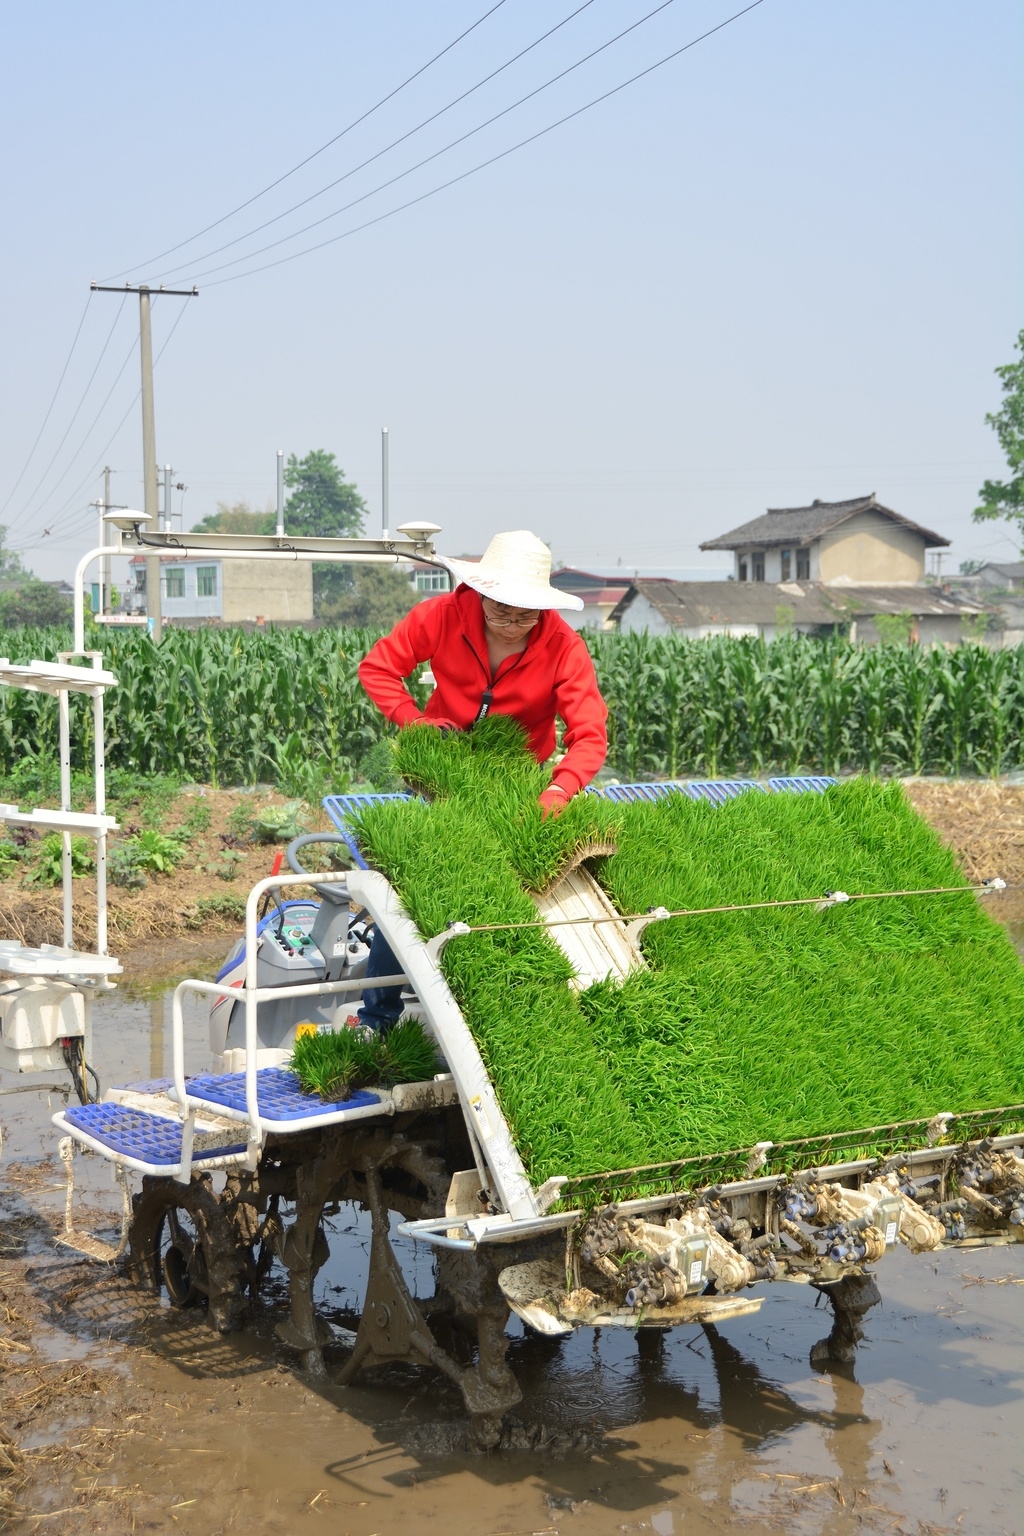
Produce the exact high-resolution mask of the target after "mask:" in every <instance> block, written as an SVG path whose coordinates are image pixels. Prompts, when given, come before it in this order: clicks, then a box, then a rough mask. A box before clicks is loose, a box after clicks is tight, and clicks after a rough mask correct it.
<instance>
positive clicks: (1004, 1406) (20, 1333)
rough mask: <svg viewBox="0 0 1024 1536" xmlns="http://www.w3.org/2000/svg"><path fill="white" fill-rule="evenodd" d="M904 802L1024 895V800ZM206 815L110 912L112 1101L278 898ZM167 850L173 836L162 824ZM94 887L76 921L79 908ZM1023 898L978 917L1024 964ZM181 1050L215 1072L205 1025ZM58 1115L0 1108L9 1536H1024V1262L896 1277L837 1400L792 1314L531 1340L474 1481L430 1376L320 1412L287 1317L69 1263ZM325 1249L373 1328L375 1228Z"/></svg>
mask: <svg viewBox="0 0 1024 1536" xmlns="http://www.w3.org/2000/svg"><path fill="white" fill-rule="evenodd" d="M907 792H908V794H909V795H910V796H911V798H912V799H913V801H914V803H915V804H916V805H917V806H918V808H919V809H920V810H921V812H922V814H924V815H925V816H927V818H928V819H929V820H930V821H931V822H932V824H933V825H934V826H935V827H936V829H937V830H938V831H939V833H940V835H941V836H942V837H943V838H944V839H945V840H946V841H947V842H949V844H950V845H951V846H952V847H953V848H954V849H955V850H956V851H957V854H958V856H959V858H960V861H961V864H962V866H963V868H964V871H965V873H966V874H967V875H968V876H969V877H970V878H972V879H984V878H991V877H992V876H995V875H998V876H1000V877H1002V878H1003V879H1005V880H1006V881H1007V883H1008V884H1012V885H1016V884H1021V883H1024V787H1020V786H1011V785H1003V784H997V783H979V782H976V781H974V782H960V783H957V782H952V781H935V780H918V781H908V783H907ZM197 793H198V792H197ZM183 798H184V797H183ZM204 798H206V799H207V800H208V802H209V804H210V809H211V813H212V815H211V827H210V830H209V832H208V833H206V834H204V838H203V841H205V843H206V845H207V847H206V850H205V851H204V850H201V849H200V848H199V847H198V846H196V845H193V852H192V853H191V855H190V858H189V860H188V861H187V862H186V863H184V864H183V865H182V866H180V867H179V869H178V870H177V871H176V872H175V873H174V874H173V875H169V876H157V877H155V878H153V879H152V880H151V881H150V884H149V886H148V888H147V889H146V890H145V891H143V892H141V893H138V894H131V893H125V892H120V891H116V889H115V891H114V893H113V902H112V915H113V913H116V917H113V921H112V936H111V948H112V949H113V950H114V951H115V953H118V954H120V955H122V956H124V958H125V961H126V966H125V977H124V983H125V984H124V985H123V986H122V987H121V988H120V990H119V991H118V992H117V993H115V994H112V995H111V996H110V997H108V998H101V999H99V1000H98V1001H97V1004H96V1010H97V1011H96V1024H95V1033H96V1042H97V1067H98V1069H99V1071H100V1076H101V1078H102V1079H103V1081H104V1082H111V1081H115V1082H116V1081H120V1082H126V1081H133V1080H136V1079H138V1078H140V1077H145V1076H160V1075H162V1073H163V1071H165V1070H166V1065H167V1063H168V1062H169V1060H170V1033H169V1004H168V999H167V997H166V996H165V995H164V992H163V986H162V985H161V983H162V982H163V983H166V981H167V979H169V978H173V977H177V976H181V975H184V974H187V973H189V972H191V973H193V974H195V973H196V972H198V973H200V974H202V973H203V972H207V973H208V972H209V971H210V970H212V969H213V968H215V967H216V965H217V963H218V961H219V960H220V959H221V958H222V956H223V953H224V951H225V950H226V948H227V944H228V942H229V939H228V935H229V933H234V932H237V929H238V923H237V921H234V920H231V919H230V918H228V917H224V916H218V915H217V914H216V913H210V912H209V911H207V912H205V913H204V912H203V911H202V910H201V909H200V908H199V902H200V901H201V900H202V899H203V898H204V897H209V896H210V895H211V894H213V895H217V894H221V893H224V892H227V893H234V894H236V895H237V896H238V898H239V899H241V898H242V897H244V895H245V892H246V890H247V889H248V887H249V885H250V884H251V883H252V881H254V880H255V879H257V878H258V877H259V876H261V875H263V874H265V873H267V872H269V868H270V864H271V861H272V858H273V854H274V849H273V848H272V847H267V846H255V845H252V846H245V847H244V848H243V849H242V850H239V851H242V852H244V861H243V862H240V863H239V864H238V866H237V873H236V875H235V877H234V879H233V880H231V881H230V882H227V881H221V880H219V879H217V878H211V877H210V876H209V875H208V874H203V873H200V872H199V871H197V870H196V868H195V864H196V863H199V862H206V861H207V860H208V858H209V857H212V856H214V853H215V850H216V848H217V846H218V843H219V834H220V832H221V831H222V830H223V831H226V830H227V827H228V821H229V818H230V816H231V813H232V811H233V810H234V809H235V808H236V807H237V805H238V799H239V797H238V796H237V795H234V794H231V793H227V792H213V791H207V792H206V795H205V797H204ZM258 798H259V800H260V801H261V802H267V801H270V802H274V803H280V800H281V798H282V797H280V796H272V795H266V796H260V797H258ZM185 814H187V805H186V806H185V809H184V811H183V812H182V819H184V815H185ZM175 824H176V813H173V814H170V815H169V816H168V818H167V823H166V825H167V826H168V827H169V828H170V827H173V826H174V825H175ZM197 842H198V840H197ZM78 884H79V886H80V887H81V895H80V897H79V899H78V904H79V907H80V909H81V911H82V914H83V918H84V916H85V914H86V913H87V912H88V908H89V905H90V903H89V901H88V899H87V889H86V888H87V882H85V881H82V882H79V883H78ZM1020 894H1021V893H1020V892H1019V891H1006V892H1003V893H1000V894H999V895H998V896H996V897H993V898H987V899H990V900H991V901H992V907H991V910H992V912H993V915H994V916H996V917H998V918H1000V919H1001V920H1003V921H1005V922H1006V923H1007V925H1008V927H1009V929H1010V931H1011V933H1012V934H1013V935H1014V936H1015V937H1016V939H1017V941H1018V944H1019V945H1024V911H1022V910H1021V905H1020V902H1019V900H1018V898H1019V896H1020ZM59 919H60V897H59V892H53V893H50V892H45V893H41V892H36V891H32V890H26V889H24V888H23V887H21V886H19V885H18V884H17V883H11V882H7V883H6V884H4V885H2V886H0V925H2V928H3V931H4V932H5V933H10V934H12V936H17V937H23V938H24V939H26V940H27V941H29V942H32V941H38V940H39V939H49V940H51V941H53V940H57V941H59V938H60V926H59ZM15 921H17V922H18V923H20V924H21V926H20V927H16V926H14V923H15ZM83 941H84V942H89V941H90V935H89V933H88V931H87V930H84V931H83V932H82V935H81V940H80V942H83ZM189 1028H190V1030H191V1031H192V1034H191V1036H190V1039H191V1041H192V1042H193V1045H195V1047H196V1048H197V1049H198V1048H199V1045H200V1043H201V1041H202V1038H203V1025H202V1020H201V1017H200V1016H199V1014H198V1013H197V1014H196V1016H195V1017H194V1018H192V1019H191V1023H190V1025H189ZM189 1049H190V1050H191V1049H192V1045H190V1046H189ZM10 1081H11V1080H8V1082H10ZM5 1086H6V1085H5ZM19 1086H21V1085H20V1084H19ZM24 1086H28V1084H27V1083H26V1084H25V1085H24ZM60 1103H61V1099H60V1095H59V1094H56V1093H50V1095H49V1096H47V1094H46V1093H45V1092H44V1093H36V1092H28V1093H18V1094H17V1095H15V1096H12V1097H7V1098H4V1099H2V1100H0V1116H2V1121H3V1131H4V1146H3V1161H2V1164H0V1530H8V1531H11V1532H13V1533H15V1536H28V1533H36V1532H45V1533H52V1536H72V1533H74V1536H129V1533H134V1532H143V1531H157V1532H159V1531H166V1532H172V1531H184V1532H188V1533H192V1536H220V1533H227V1532H234V1531H251V1532H254V1533H257V1536H263V1533H281V1536H291V1533H293V1532H295V1531H302V1532H308V1533H309V1536H320V1533H323V1536H398V1533H399V1532H402V1533H406V1532H412V1533H417V1536H418V1533H419V1532H422V1531H426V1532H430V1531H432V1530H436V1531H439V1532H440V1531H443V1532H445V1533H448V1532H451V1533H453V1536H526V1533H528V1532H534V1533H536V1536H614V1533H618V1532H654V1533H656V1536H683V1533H685V1532H689V1533H691V1536H711V1533H718V1532H724V1533H739V1532H743V1533H745V1536H782V1533H785V1536H853V1533H864V1532H867V1533H871V1532H882V1531H890V1532H895V1533H896V1536H911V1533H916V1536H940V1533H941V1536H952V1533H961V1536H1022V1533H1024V1522H1022V1520H1021V1515H1020V1511H1021V1509H1022V1508H1024V1466H1022V1460H1024V1458H1022V1456H1021V1442H1020V1434H1019V1427H1020V1423H1021V1406H1022V1403H1024V1344H1022V1341H1021V1335H1020V1329H1019V1315H1020V1300H1021V1295H1022V1288H1024V1244H1018V1245H1016V1246H1014V1247H1009V1248H993V1249H985V1250H980V1251H976V1252H971V1253H960V1252H943V1253H939V1254H936V1255H929V1256H925V1257H918V1258H912V1257H911V1256H910V1255H909V1254H906V1253H905V1252H902V1251H901V1252H899V1253H897V1254H895V1255H893V1256H891V1257H889V1258H887V1259H886V1260H885V1261H884V1262H883V1263H882V1264H881V1265H880V1266H879V1276H878V1279H879V1285H880V1288H881V1291H882V1295H883V1303H882V1306H880V1307H878V1308H875V1309H874V1310H873V1311H872V1312H871V1313H869V1314H868V1317H867V1320H866V1329H867V1340H866V1342H865V1344H864V1345H863V1346H861V1348H860V1350H859V1352H858V1357H857V1361H856V1363H855V1365H854V1366H853V1367H852V1368H848V1367H843V1368H836V1369H833V1370H831V1371H828V1372H824V1373H820V1372H818V1371H815V1370H813V1369H811V1368H810V1367H809V1365H808V1363H807V1361H808V1352H809V1349H810V1347H811V1345H812V1344H813V1343H814V1341H815V1340H816V1339H818V1338H819V1337H820V1336H821V1335H822V1334H824V1333H826V1332H827V1330H828V1317H827V1316H826V1314H825V1312H823V1311H817V1312H816V1311H815V1309H814V1306H813V1303H812V1298H810V1297H809V1296H808V1295H807V1294H806V1289H807V1288H806V1287H800V1286H784V1285H774V1286H764V1287H759V1288H758V1289H759V1290H763V1291H765V1292H766V1293H767V1295H766V1298H765V1303H764V1307H763V1309H762V1311H761V1313H759V1314H758V1315H757V1316H756V1317H753V1318H747V1319H741V1320H738V1321H737V1322H734V1323H732V1324H730V1325H729V1326H728V1327H727V1328H723V1329H722V1330H720V1331H716V1330H715V1329H704V1330H701V1329H696V1328H695V1329H680V1330H676V1331H675V1332H674V1333H672V1334H671V1335H669V1336H667V1337H666V1338H665V1339H664V1340H661V1339H660V1338H657V1337H651V1336H647V1335H645V1336H642V1337H641V1338H640V1339H634V1338H633V1336H632V1335H628V1336H626V1335H625V1334H624V1332H623V1331H621V1330H604V1332H603V1333H602V1332H589V1331H586V1330H582V1331H581V1332H580V1333H579V1334H577V1335H575V1336H574V1337H573V1338H572V1339H570V1340H567V1341H565V1342H564V1343H562V1342H559V1341H553V1340H547V1339H541V1338H539V1337H537V1336H532V1335H530V1336H524V1333H523V1330H522V1329H521V1328H517V1327H515V1326H513V1327H512V1328H511V1329H510V1333H511V1334H512V1346H511V1348H512V1361H513V1365H514V1368H515V1370H516V1373H517V1376H518V1378H519V1380H520V1382H521V1384H522V1386H523V1388H524V1394H525V1397H524V1403H523V1405H522V1406H521V1409H520V1410H517V1414H516V1416H515V1417H516V1419H517V1422H518V1424H519V1428H518V1429H517V1430H516V1431H515V1433H514V1434H513V1436H512V1437H511V1438H510V1445H509V1448H508V1449H506V1450H503V1451H501V1452H499V1453H497V1454H494V1455H492V1456H488V1457H482V1456H478V1455H471V1454H469V1453H468V1452H467V1449H466V1445H465V1440H464V1426H463V1410H462V1406H461V1401H460V1400H458V1399H457V1398H456V1397H455V1396H454V1394H453V1393H452V1392H451V1391H450V1389H449V1388H448V1386H447V1384H446V1383H444V1381H443V1380H442V1379H441V1378H439V1377H438V1376H435V1375H434V1373H431V1372H426V1371H410V1370H406V1369H405V1368H394V1369H392V1370H387V1371H383V1372H380V1373H378V1374H377V1376H376V1377H375V1378H374V1377H364V1378H362V1379H360V1381H359V1382H358V1383H357V1384H356V1385H354V1386H353V1387H351V1388H347V1389H341V1388H336V1387H333V1386H328V1387H320V1386H314V1385H313V1384H312V1383H310V1382H309V1381H307V1380H305V1379H304V1378H303V1377H302V1376H301V1375H300V1374H299V1373H298V1371H297V1370H296V1368H295V1359H294V1357H293V1356H292V1355H291V1354H290V1353H289V1351H288V1350H287V1349H285V1347H284V1346H283V1345H281V1344H280V1343H279V1342H278V1341H277V1340H276V1339H275V1337H274V1333H273V1325H274V1321H275V1317H274V1315H273V1311H272V1309H270V1310H268V1311H267V1312H266V1313H265V1314H263V1313H257V1315H256V1317H255V1318H254V1319H253V1321H252V1324H251V1326H249V1327H248V1328H247V1330H246V1331H245V1332H244V1333H241V1334H236V1335H230V1336H228V1337H221V1336H219V1335H217V1334H215V1333H213V1332H212V1330H210V1329H209V1327H208V1326H207V1324H206V1322H205V1316H204V1313H203V1311H202V1310H201V1309H200V1308H189V1309H186V1310H182V1311H178V1310H175V1309H173V1308H170V1307H168V1306H167V1305H166V1299H165V1298H162V1299H157V1298H154V1297H150V1296H146V1295H143V1294H141V1293H139V1292H138V1291H136V1290H134V1289H133V1287H132V1286H131V1285H130V1284H129V1282H128V1281H127V1279H126V1277H125V1276H124V1275H123V1274H122V1273H119V1272H118V1271H117V1270H116V1269H110V1268H107V1267H106V1266H103V1265H97V1264H94V1263H91V1262H89V1261H87V1260H84V1259H82V1258H81V1257H80V1256H79V1255H77V1254H75V1253H72V1252H70V1251H69V1250H67V1249H61V1248H59V1247H55V1246H54V1237H55V1235H56V1234H57V1233H58V1232H59V1230H60V1227H61V1224H62V1219H63V1209H64V1175H63V1169H62V1168H61V1165H60V1163H59V1162H58V1160H57V1158H56V1157H55V1155H54V1144H55V1132H54V1129H53V1127H52V1126H51V1125H50V1122H49V1114H50V1113H51V1112H52V1111H53V1110H55V1109H56V1108H58V1107H59V1106H60ZM76 1177H77V1178H78V1180H79V1193H78V1196H77V1197H76V1219H77V1222H78V1224H79V1225H80V1226H81V1227H83V1228H85V1229H87V1230H96V1231H100V1232H102V1233H103V1235H105V1236H110V1235H115V1236H116V1228H117V1215H118V1195H117V1191H116V1189H115V1188H113V1187H112V1186H111V1182H110V1177H109V1170H108V1169H107V1167H106V1165H100V1163H99V1160H97V1159H83V1158H79V1159H78V1160H77V1162H76ZM328 1237H329V1240H330V1243H331V1247H332V1249H333V1250H334V1251H333V1254H332V1257H331V1259H330V1260H329V1261H328V1262H327V1264H326V1265H325V1267H324V1269H323V1271H322V1272H321V1276H320V1278H319V1282H318V1283H319V1286H320V1290H319V1292H318V1302H319V1304H321V1305H322V1306H324V1307H325V1309H326V1310H327V1311H328V1312H329V1311H330V1307H331V1305H332V1304H334V1305H336V1306H338V1307H339V1308H341V1309H343V1310H346V1309H352V1308H355V1309H358V1306H359V1303H360V1300H361V1295H362V1287H363V1284H364V1281H365V1268H366V1249H367V1246H368V1229H367V1227H366V1223H365V1219H364V1218H363V1217H362V1216H361V1215H360V1214H359V1213H358V1212H355V1211H353V1210H352V1209H351V1208H348V1207H343V1208H342V1211H341V1212H340V1213H339V1215H338V1216H337V1217H336V1218H334V1219H333V1222H332V1227H331V1230H330V1231H329V1232H328ZM401 1257H402V1261H403V1263H405V1264H407V1265H408V1264H415V1263H420V1264H421V1265H422V1264H423V1263H424V1262H425V1261H424V1260H423V1258H422V1256H419V1257H418V1258H417V1256H416V1255H414V1254H413V1255H410V1254H409V1253H407V1252H404V1251H403V1252H402V1254H401ZM421 1278H422V1277H421ZM426 1290H429V1284H428V1285H427V1287H426ZM422 1292H423V1287H422V1286H421V1293H422ZM272 1299H273V1298H272ZM533 1445H537V1446H539V1448H536V1449H532V1450H531V1449H529V1447H530V1446H533Z"/></svg>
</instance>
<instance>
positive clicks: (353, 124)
mask: <svg viewBox="0 0 1024 1536" xmlns="http://www.w3.org/2000/svg"><path fill="white" fill-rule="evenodd" d="M504 4H505V0H497V4H496V5H492V6H491V7H490V9H489V10H487V11H485V12H484V13H483V15H482V16H480V17H479V18H478V19H477V20H476V21H474V22H473V24H472V26H470V27H467V28H466V30H465V31H464V32H460V33H459V35H458V37H456V38H453V39H452V41H451V42H450V43H448V44H447V45H446V46H445V47H444V48H442V49H441V52H440V53H435V54H434V57H433V58H432V59H428V60H427V62H426V63H425V64H421V65H420V67H419V69H417V70H414V71H413V73H412V74H411V75H410V76H409V77H408V79H406V80H403V81H402V83H401V85H396V86H395V88H394V90H392V91H389V92H388V94H387V95H386V96H382V97H381V99H380V101H378V102H375V103H374V105H373V106H372V107H368V108H367V110H366V111H365V112H363V113H362V114H361V116H359V117H356V118H353V120H352V122H350V123H349V124H348V126H347V127H345V128H342V130H341V132H340V133H336V134H335V135H334V137H333V138H332V139H328V140H327V142H326V144H321V145H320V148H319V149H314V151H313V153H312V154H310V155H307V156H306V158H305V159H304V160H300V161H299V163H298V164H297V165H293V166H292V168H291V170H290V171H285V172H284V174H283V175H281V176H278V177H277V179H276V180H275V181H272V182H270V183H269V184H268V185H267V186H265V187H264V188H263V190H262V191H261V192H254V193H253V195H252V197H247V198H246V200H245V202H244V203H239V204H238V206H237V208H232V209H231V211H230V213H225V214H222V215H221V217H220V218H219V219H214V221H213V223H212V224H207V225H206V226H205V227H204V228H203V229H200V230H197V231H196V233H195V234H194V235H189V237H188V239H187V240H180V241H179V242H178V244H177V245H171V246H168V248H167V250H166V251H160V252H159V253H158V254H157V255H156V256H150V257H147V259H146V260H145V261H139V262H135V264H134V265H133V266H130V267H125V268H124V269H123V270H122V271H120V272H115V273H114V274H113V276H112V277H105V278H103V279H102V281H103V282H105V283H109V282H113V281H114V279H115V278H118V277H124V276H125V274H126V273H128V272H136V271H138V270H139V268H140V267H149V266H152V265H153V263H154V262H157V261H163V259H164V257H165V256H172V255H173V254H174V252H175V251H180V250H181V249H182V247H183V246H186V245H191V244H192V242H193V240H201V239H202V237H203V235H208V234H209V233H210V230H211V229H216V228H217V227H218V226H219V225H221V224H225V223H227V221H228V219H233V218H234V216H235V214H236V213H241V212H242V210H243V209H244V208H249V207H251V205H252V204H253V203H255V202H258V201H259V199H260V198H261V197H266V195H267V193H268V192H272V191H273V190H274V188H275V187H279V186H280V185H281V183H282V182H283V181H287V180H288V178H289V177H290V176H294V175H295V174H296V172H297V171H301V170H302V168H303V167H304V166H307V165H309V164H310V162H311V161H313V160H315V159H316V158H317V157H318V156H319V155H322V154H323V153H324V152H325V150H328V149H330V147H331V145H332V144H337V142H338V140H339V139H343V138H344V137H345V135H346V134H347V133H351V132H352V130H353V128H358V126H359V124H360V123H365V121H366V119H367V118H368V117H372V116H373V114H374V112H377V111H379V110H380V108H381V107H383V106H384V105H385V104H386V103H387V102H389V101H391V100H392V99H393V98H394V97H395V96H397V95H398V94H399V92H400V91H404V90H405V88H406V86H407V85H411V84H412V82H413V81H414V80H418V79H419V77H420V75H422V74H424V73H425V72H426V71H427V70H428V69H430V68H431V66H432V65H434V64H436V63H437V61H438V59H443V58H444V56H445V54H446V53H450V52H451V50H452V49H453V48H455V47H456V46H457V45H458V44H459V43H461V42H462V41H463V40H464V39H465V38H467V37H468V36H469V34H470V33H471V32H475V31H476V29H477V27H479V26H482V25H483V23H484V22H485V21H486V20H487V18H488V17H489V16H493V15H494V13H495V11H498V10H500V9H501V7H502V6H503V5H504Z"/></svg>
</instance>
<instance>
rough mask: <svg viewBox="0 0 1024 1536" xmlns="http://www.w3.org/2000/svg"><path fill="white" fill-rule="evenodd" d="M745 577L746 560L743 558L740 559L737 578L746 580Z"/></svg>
mask: <svg viewBox="0 0 1024 1536" xmlns="http://www.w3.org/2000/svg"><path fill="white" fill-rule="evenodd" d="M746 579H747V562H746V561H745V560H741V561H740V574H739V580H740V581H746Z"/></svg>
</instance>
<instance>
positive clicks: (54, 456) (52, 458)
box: [15, 294, 128, 521]
mask: <svg viewBox="0 0 1024 1536" xmlns="http://www.w3.org/2000/svg"><path fill="white" fill-rule="evenodd" d="M127 297H128V295H127V294H125V297H124V298H123V299H122V300H121V302H120V304H119V305H118V307H117V313H116V314H115V316H114V319H113V322H112V324H111V327H110V330H109V331H108V332H107V339H106V341H105V342H104V343H103V346H102V348H101V349H100V355H99V357H98V358H97V359H96V363H95V366H94V367H93V370H92V373H90V375H89V379H88V382H87V383H86V386H85V388H84V389H83V391H82V394H81V398H80V399H79V402H78V404H77V405H76V406H75V409H74V411H73V412H72V416H71V420H70V421H69V422H68V424H67V426H66V427H65V429H64V436H63V437H62V438H61V440H60V442H59V443H58V444H57V446H56V448H55V449H54V450H53V453H52V454H51V455H50V462H49V463H48V464H47V466H46V468H45V469H44V470H43V473H42V475H41V476H40V477H39V480H38V482H37V484H36V488H35V490H34V491H32V492H31V494H30V495H29V496H28V497H27V498H26V500H25V502H24V504H23V506H22V509H21V511H20V512H19V513H17V514H16V515H15V521H17V519H18V518H20V517H24V516H26V515H27V514H28V511H29V508H30V506H31V504H32V502H33V501H34V500H35V498H36V496H38V494H39V492H40V490H41V489H42V486H43V484H44V482H45V480H46V477H47V475H48V474H49V473H50V470H51V469H52V468H53V466H54V464H55V463H56V461H57V458H58V456H59V454H60V451H61V449H62V448H63V447H64V444H65V443H66V442H67V440H68V436H69V434H70V432H71V428H72V427H73V426H74V424H75V422H76V421H77V420H78V414H79V412H80V411H81V409H82V406H83V405H84V404H85V402H86V400H87V399H88V396H89V391H90V389H91V388H92V384H93V380H94V379H95V377H96V375H97V373H98V372H99V367H100V364H101V363H102V361H103V359H104V358H105V357H106V355H107V348H108V347H109V346H110V343H111V342H112V341H113V339H114V332H115V331H116V329H117V322H118V321H119V320H120V318H121V311H122V310H123V309H124V306H125V300H126V299H127ZM120 377H121V375H120V374H118V378H120ZM114 382H115V383H116V382H117V380H116V379H115V381H114ZM108 398H109V396H108ZM79 451H81V450H79ZM71 462H72V463H74V459H72V461H71ZM64 474H67V470H65V471H64ZM63 478H64V476H63V475H62V476H61V479H63ZM59 484H60V480H58V481H57V485H59ZM54 489H56V486H55V487H54ZM47 494H48V495H52V494H53V492H52V491H50V492H48V493H47Z"/></svg>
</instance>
